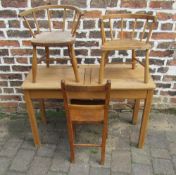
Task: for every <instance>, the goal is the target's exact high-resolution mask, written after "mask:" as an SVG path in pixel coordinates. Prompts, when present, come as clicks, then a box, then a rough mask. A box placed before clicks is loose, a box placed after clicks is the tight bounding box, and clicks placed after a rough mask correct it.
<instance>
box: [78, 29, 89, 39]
mask: <svg viewBox="0 0 176 175" xmlns="http://www.w3.org/2000/svg"><path fill="white" fill-rule="evenodd" d="M86 34H87V32H82V31H81V32H79V33H77V34H76V37H77V38H84V39H85V38H86Z"/></svg>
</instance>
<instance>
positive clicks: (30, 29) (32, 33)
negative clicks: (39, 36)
mask: <svg viewBox="0 0 176 175" xmlns="http://www.w3.org/2000/svg"><path fill="white" fill-rule="evenodd" d="M23 18H24V20H25V22H26V24H27V26H28V28H29V31H30V33H31V35H32V36H33V37H34V38H35V34H34V32H33V31H32V28H31V26H30V24H29V22H28V20H27V19H26V17H25V16H23Z"/></svg>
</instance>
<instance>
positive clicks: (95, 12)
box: [83, 10, 102, 18]
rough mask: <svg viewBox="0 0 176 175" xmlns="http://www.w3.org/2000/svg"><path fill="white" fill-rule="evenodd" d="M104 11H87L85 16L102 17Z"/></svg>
mask: <svg viewBox="0 0 176 175" xmlns="http://www.w3.org/2000/svg"><path fill="white" fill-rule="evenodd" d="M101 14H102V12H101V11H99V10H90V11H85V13H84V16H83V18H100V17H101Z"/></svg>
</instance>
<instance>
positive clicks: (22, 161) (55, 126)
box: [0, 111, 176, 175]
mask: <svg viewBox="0 0 176 175" xmlns="http://www.w3.org/2000/svg"><path fill="white" fill-rule="evenodd" d="M131 116H132V113H131V112H115V111H114V112H113V111H111V112H110V115H109V133H108V139H107V145H106V161H105V165H104V166H101V165H99V160H100V151H99V149H98V148H78V149H76V160H75V163H74V164H72V163H70V162H69V145H68V137H67V130H66V120H65V117H64V116H63V113H62V112H48V114H47V118H48V122H49V123H48V124H47V125H44V124H42V123H41V121H40V120H38V125H39V128H40V137H41V141H42V146H41V148H39V149H37V148H35V147H34V144H33V139H32V134H31V130H30V126H29V124H28V119H27V116H26V115H25V114H24V115H21V114H20V115H15V116H12V117H11V118H2V119H0V175H67V174H68V175H174V174H176V127H175V126H176V115H174V114H169V113H161V112H158V111H153V112H151V114H150V120H149V124H148V134H147V137H146V142H145V147H144V148H143V149H138V148H137V141H138V134H139V129H140V120H139V122H138V124H137V125H132V124H131ZM140 116H141V113H140ZM140 118H141V117H140ZM100 131H101V127H100V126H96V125H95V126H86V125H83V126H77V129H76V141H77V142H99V141H100V134H101V132H100Z"/></svg>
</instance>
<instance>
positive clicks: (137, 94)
mask: <svg viewBox="0 0 176 175" xmlns="http://www.w3.org/2000/svg"><path fill="white" fill-rule="evenodd" d="M143 71H144V68H143V67H142V66H141V65H138V64H137V65H136V68H135V70H132V69H131V65H126V64H122V65H118V64H114V65H110V64H108V65H107V66H106V69H105V78H106V79H111V92H110V99H111V100H116V99H136V103H135V106H134V112H133V123H134V124H135V123H136V122H137V116H138V110H139V103H140V101H141V100H144V111H143V116H142V123H141V129H140V133H139V140H138V147H139V148H142V147H143V146H144V140H145V135H146V130H147V122H148V117H149V113H150V108H151V103H152V97H153V90H154V89H155V84H154V82H153V80H152V78H151V77H150V75H149V81H148V83H147V84H146V83H143V74H142V73H143ZM79 72H80V82H79V83H76V82H75V80H74V74H73V72H72V67H71V66H68V65H67V66H64V65H62V66H59V65H57V66H50V67H49V68H46V67H45V66H39V67H38V81H37V82H36V83H32V72H31V71H30V72H29V74H28V76H27V78H26V80H25V81H24V82H23V85H22V89H23V91H24V98H25V101H26V107H27V112H28V116H29V121H30V124H31V130H32V133H33V138H34V143H35V145H36V146H40V144H41V142H40V137H39V132H38V127H37V122H36V118H35V112H34V108H33V104H32V100H33V99H41V98H42V99H43V98H45V99H63V96H62V91H61V86H60V82H61V80H62V79H64V80H66V83H69V84H73V85H74V84H77V85H85V86H87V85H98V82H99V79H98V77H97V76H95V75H97V74H98V72H99V66H98V65H81V66H80V67H79ZM58 75H60V76H58ZM129 84H130V86H129ZM83 95H84V96H83ZM83 97H85V98H86V99H89V98H97V99H101V95H100V94H95V95H93V94H92V93H79V94H76V95H75V94H74V93H73V94H72V97H71V98H74V99H81V98H83Z"/></svg>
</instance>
